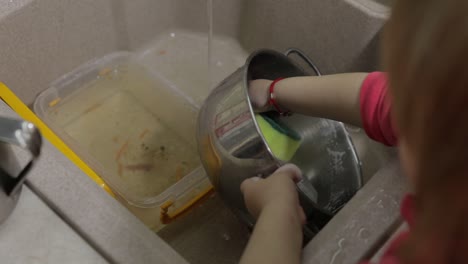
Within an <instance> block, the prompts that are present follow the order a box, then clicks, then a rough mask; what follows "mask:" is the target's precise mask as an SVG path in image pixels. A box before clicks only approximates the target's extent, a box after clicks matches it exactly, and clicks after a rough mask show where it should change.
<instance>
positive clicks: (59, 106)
mask: <svg viewBox="0 0 468 264" xmlns="http://www.w3.org/2000/svg"><path fill="white" fill-rule="evenodd" d="M34 110H35V112H36V113H37V115H38V116H39V117H40V118H42V119H43V121H44V122H45V123H46V124H47V125H49V126H50V128H51V129H52V130H53V131H54V132H55V133H57V135H58V136H60V137H61V138H62V139H63V140H64V142H65V143H66V144H68V145H69V146H70V147H71V148H72V149H73V151H75V152H76V153H77V154H78V155H79V156H80V157H81V158H82V159H83V160H84V161H85V162H87V163H88V164H89V165H90V166H91V167H92V168H93V169H94V170H95V171H96V172H97V173H98V174H99V175H100V176H101V177H102V178H103V180H104V181H105V182H106V183H107V184H108V185H109V186H110V187H111V189H112V190H113V191H114V192H116V193H117V194H118V195H119V196H121V197H122V198H123V199H125V200H126V201H127V202H128V203H130V204H131V205H134V206H137V207H140V208H155V207H159V208H161V221H162V220H163V218H164V217H175V216H177V214H178V213H180V212H181V211H183V210H184V208H188V207H190V205H191V204H193V203H194V202H195V201H197V200H198V199H200V198H201V197H202V196H203V195H204V194H206V193H207V192H209V191H210V190H211V188H212V187H211V184H210V183H209V180H208V178H207V177H206V175H205V173H204V170H203V169H202V168H201V163H200V161H199V156H198V152H197V149H196V141H195V140H196V139H195V127H196V120H197V118H196V117H197V112H198V109H197V107H196V106H195V105H194V104H193V103H190V101H189V100H187V99H186V98H184V97H183V96H182V95H180V94H178V93H177V91H175V90H174V89H171V85H170V84H167V83H165V82H164V81H163V80H161V79H158V78H157V77H156V76H154V75H151V73H150V72H149V71H148V70H147V69H146V68H145V66H143V65H141V64H139V63H138V62H136V61H135V60H134V59H133V56H132V54H131V53H127V52H119V53H113V54H110V55H108V56H105V57H103V58H101V59H99V60H94V61H91V62H89V63H86V64H84V65H82V66H80V67H79V68H77V69H76V70H74V71H73V72H71V73H69V74H67V75H65V76H63V77H62V78H60V79H59V80H57V81H55V82H54V83H52V84H51V87H50V88H49V89H47V90H45V91H44V92H42V93H41V94H40V95H39V96H38V97H37V99H36V101H35V103H34ZM164 210H165V211H164ZM163 211H164V212H163ZM166 220H167V219H166Z"/></svg>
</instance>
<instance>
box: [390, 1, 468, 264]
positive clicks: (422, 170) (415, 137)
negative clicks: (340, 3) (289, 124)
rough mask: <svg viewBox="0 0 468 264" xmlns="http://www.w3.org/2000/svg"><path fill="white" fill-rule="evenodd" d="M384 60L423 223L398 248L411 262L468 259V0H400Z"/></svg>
mask: <svg viewBox="0 0 468 264" xmlns="http://www.w3.org/2000/svg"><path fill="white" fill-rule="evenodd" d="M384 63H385V67H386V69H387V71H388V73H389V80H390V96H391V98H392V102H393V110H392V111H393V114H394V117H395V120H396V126H397V128H398V132H399V136H400V137H401V138H403V139H404V141H405V142H406V143H407V147H408V149H409V153H410V155H411V156H412V158H413V159H414V160H413V161H414V164H413V165H414V173H415V174H416V175H414V178H415V186H414V188H415V193H416V197H417V200H416V212H415V218H416V225H415V227H414V228H413V230H412V233H411V235H410V238H409V240H408V241H407V243H405V245H404V246H402V248H401V249H400V251H399V256H400V257H401V259H402V261H403V262H404V263H466V262H467V261H468V259H467V258H468V1H467V0H397V1H396V2H395V5H394V8H393V13H392V16H391V18H390V20H389V22H388V24H387V28H386V32H385V37H384ZM463 256H466V257H464V258H463Z"/></svg>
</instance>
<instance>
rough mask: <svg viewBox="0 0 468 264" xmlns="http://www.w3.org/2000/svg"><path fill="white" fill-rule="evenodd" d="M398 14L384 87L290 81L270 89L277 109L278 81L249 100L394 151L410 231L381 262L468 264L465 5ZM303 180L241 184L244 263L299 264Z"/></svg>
mask: <svg viewBox="0 0 468 264" xmlns="http://www.w3.org/2000/svg"><path fill="white" fill-rule="evenodd" d="M392 12H393V13H392V16H391V18H390V21H389V23H388V25H387V28H386V31H385V38H384V42H383V44H384V50H383V51H384V63H385V67H386V69H387V70H388V78H387V77H386V75H384V74H383V73H371V74H365V73H353V74H339V75H330V76H323V77H295V78H288V79H284V80H281V81H279V82H276V83H275V84H274V87H273V88H274V91H273V93H274V98H275V103H274V104H271V103H270V102H269V98H270V92H269V87H270V85H271V84H272V81H269V80H256V81H254V82H253V83H252V84H251V86H250V89H249V93H250V97H251V100H252V102H253V104H254V106H255V107H256V108H257V109H259V110H266V109H267V108H275V109H277V110H278V111H282V112H285V111H291V112H297V113H303V114H310V115H314V116H320V117H324V118H330V119H335V120H339V121H343V122H347V123H351V124H354V125H360V126H362V127H364V129H365V131H366V132H367V134H368V135H369V136H370V137H371V138H373V139H375V140H377V141H380V142H382V143H384V144H386V145H396V144H397V143H398V145H399V151H400V157H401V162H402V165H403V169H404V171H405V173H406V175H407V176H408V177H409V179H410V183H411V187H412V190H413V194H412V195H407V196H406V198H405V199H404V200H403V202H402V214H403V218H405V220H406V221H408V223H409V225H410V231H408V232H406V233H403V234H401V235H400V236H399V237H398V238H397V239H396V240H395V241H393V243H392V245H391V247H390V249H389V250H388V252H387V253H386V254H385V255H384V256H383V258H382V259H381V262H380V263H382V264H389V263H395V264H396V263H402V264H410V263H411V264H413V263H415V264H418V263H424V264H432V263H434V264H435V263H438V264H439V263H468V1H466V0H444V1H441V0H411V1H405V0H396V1H395V4H394V8H393V11H392ZM387 79H388V82H387ZM387 86H388V93H387V90H386V89H387ZM397 139H398V140H397ZM397 141H398V142H397ZM299 178H300V172H298V171H297V168H294V166H288V167H286V168H282V169H280V170H279V171H277V172H276V173H275V174H273V175H272V176H270V177H268V178H267V179H264V180H263V179H257V178H253V179H249V180H246V181H245V182H244V183H243V184H242V186H241V189H242V192H243V193H244V198H245V201H246V205H247V208H248V209H249V211H250V212H251V213H252V214H253V215H254V216H255V217H257V224H256V227H255V229H254V232H253V234H252V237H251V240H250V242H249V244H248V246H247V248H246V250H245V252H244V255H243V257H242V259H241V263H243V264H249V263H300V261H301V259H300V256H301V242H302V241H301V239H302V236H301V232H302V224H303V222H304V217H303V212H302V209H300V206H299V202H298V198H297V193H296V191H295V188H294V182H295V181H297V180H298V179H299ZM271 230H274V232H273V231H271Z"/></svg>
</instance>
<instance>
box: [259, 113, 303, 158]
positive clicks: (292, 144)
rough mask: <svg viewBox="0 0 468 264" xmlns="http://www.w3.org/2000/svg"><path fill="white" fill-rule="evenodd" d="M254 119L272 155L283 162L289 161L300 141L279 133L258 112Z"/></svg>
mask: <svg viewBox="0 0 468 264" xmlns="http://www.w3.org/2000/svg"><path fill="white" fill-rule="evenodd" d="M255 119H256V120H257V124H258V126H259V128H260V130H261V131H262V134H263V137H264V138H265V141H266V142H267V144H268V147H270V150H271V152H272V153H273V155H274V156H275V157H276V158H277V159H279V160H282V161H284V162H288V161H290V160H291V159H292V158H293V157H294V154H295V153H296V151H297V149H298V148H299V146H300V145H301V141H300V140H296V139H293V138H291V137H290V136H288V135H286V134H283V133H281V132H280V131H278V130H277V129H275V128H274V127H273V126H272V125H271V124H270V123H268V121H266V120H265V118H264V117H263V116H261V115H259V114H256V115H255Z"/></svg>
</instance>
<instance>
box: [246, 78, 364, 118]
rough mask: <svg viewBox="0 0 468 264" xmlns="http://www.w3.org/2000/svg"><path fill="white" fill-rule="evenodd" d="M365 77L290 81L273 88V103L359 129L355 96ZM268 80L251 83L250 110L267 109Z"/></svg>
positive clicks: (279, 83)
mask: <svg viewBox="0 0 468 264" xmlns="http://www.w3.org/2000/svg"><path fill="white" fill-rule="evenodd" d="M367 75H368V74H367V73H345V74H334V75H326V76H320V77H314V76H307V77H292V78H287V79H283V80H281V81H279V82H278V83H276V85H275V91H274V93H275V96H276V101H277V103H278V104H279V105H280V106H281V107H282V108H284V109H287V110H290V111H292V112H295V113H301V114H305V115H312V116H317V117H322V118H328V119H334V120H338V121H342V122H346V123H349V124H353V125H356V126H362V122H361V115H360V107H359V92H360V89H361V86H362V83H363V81H364V79H365V78H366V77H367ZM271 82H272V81H270V80H255V81H252V82H251V84H250V88H249V94H250V98H251V100H252V103H253V105H254V107H256V108H257V109H259V110H265V109H266V108H268V107H269V106H268V99H269V86H270V84H271Z"/></svg>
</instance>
